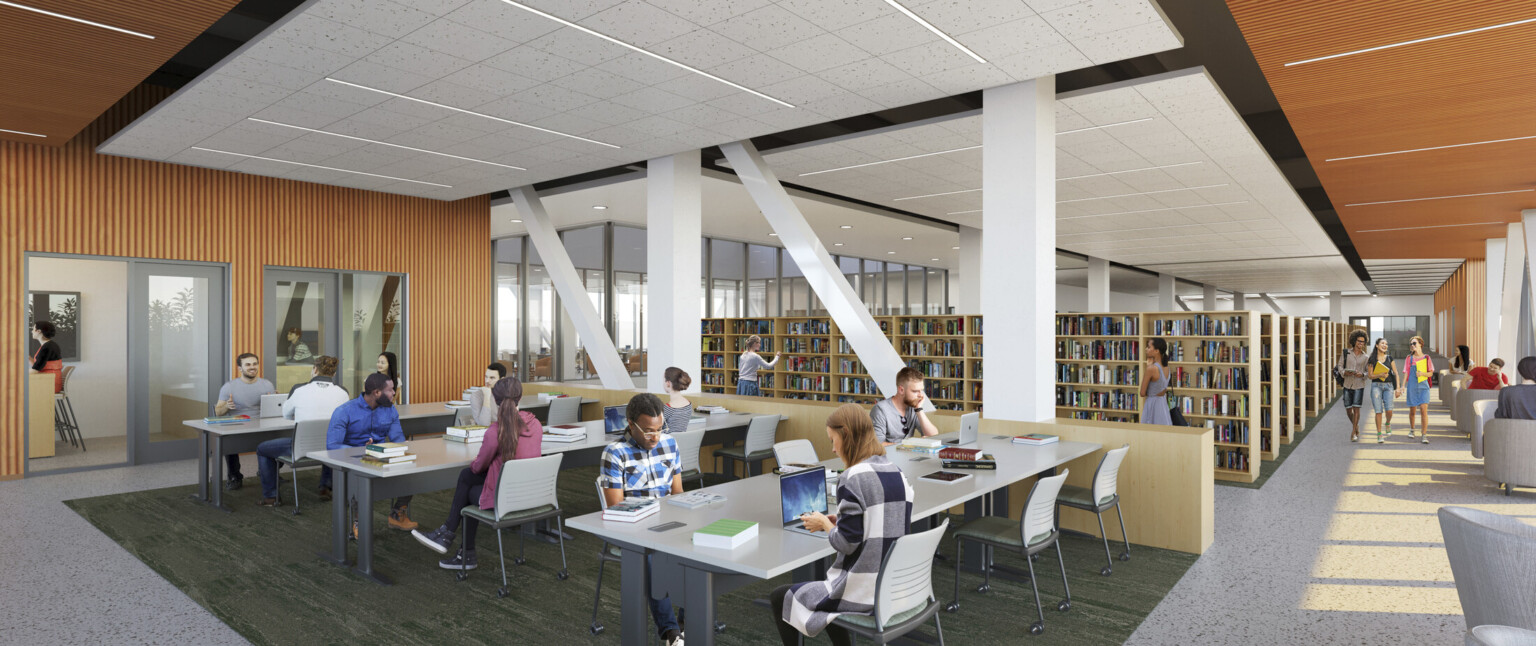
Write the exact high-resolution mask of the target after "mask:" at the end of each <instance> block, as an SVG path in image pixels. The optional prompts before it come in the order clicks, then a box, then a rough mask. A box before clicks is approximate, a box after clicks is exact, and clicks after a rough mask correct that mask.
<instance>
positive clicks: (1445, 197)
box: [1344, 188, 1536, 206]
mask: <svg viewBox="0 0 1536 646" xmlns="http://www.w3.org/2000/svg"><path fill="white" fill-rule="evenodd" d="M1531 191H1536V188H1522V189H1520V190H1516V191H1494V192H1492V193H1467V194H1465V195H1441V196H1439V197H1415V198H1412V199H1407V200H1386V201H1382V202H1357V203H1355V204H1345V205H1344V206H1371V205H1374V204H1402V203H1403V202H1427V201H1429V200H1450V199H1455V198H1458V197H1482V196H1484V195H1508V194H1510V193H1530V192H1531Z"/></svg>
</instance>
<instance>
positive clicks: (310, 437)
mask: <svg viewBox="0 0 1536 646" xmlns="http://www.w3.org/2000/svg"><path fill="white" fill-rule="evenodd" d="M330 423H331V420H330V419H328V418H321V419H306V420H303V421H301V422H299V423H298V424H295V425H294V427H293V448H291V449H289V450H288V455H279V456H277V462H278V463H279V464H286V465H288V470H289V472H290V474H291V475H292V477H293V515H295V516H297V515H299V467H304V466H310V465H315V464H320V463H319V462H316V461H314V460H311V459H309V458H306V457H304V456H306V455H309V454H310V453H314V452H315V451H324V450H325V433H326V429H327V427H328V426H330ZM278 484H279V485H281V484H282V483H278ZM277 490H278V491H279V492H281V491H282V487H281V486H279V487H278V489H277Z"/></svg>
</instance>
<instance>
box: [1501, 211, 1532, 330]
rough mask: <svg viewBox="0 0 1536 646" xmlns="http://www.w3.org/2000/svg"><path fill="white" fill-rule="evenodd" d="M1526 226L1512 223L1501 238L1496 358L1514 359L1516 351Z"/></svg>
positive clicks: (1524, 261) (1524, 264)
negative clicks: (1501, 290) (1501, 277)
mask: <svg viewBox="0 0 1536 646" xmlns="http://www.w3.org/2000/svg"><path fill="white" fill-rule="evenodd" d="M1525 254H1526V249H1525V226H1524V225H1523V224H1521V223H1519V222H1511V223H1510V224H1509V226H1508V227H1507V228H1506V229H1505V236H1504V298H1503V299H1502V302H1501V303H1500V307H1499V345H1498V348H1499V354H1498V356H1501V357H1513V356H1516V353H1517V352H1518V351H1519V350H1518V349H1519V345H1518V344H1519V339H1520V335H1519V334H1518V329H1517V328H1518V327H1519V325H1520V290H1521V287H1522V283H1523V282H1524V281H1525V267H1526V264H1527V263H1526V259H1525Z"/></svg>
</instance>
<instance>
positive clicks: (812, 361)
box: [779, 357, 832, 372]
mask: <svg viewBox="0 0 1536 646" xmlns="http://www.w3.org/2000/svg"><path fill="white" fill-rule="evenodd" d="M781 361H782V363H780V364H779V365H780V366H782V367H783V369H784V370H788V371H790V372H829V371H830V370H831V368H832V360H831V359H828V358H826V357H784V358H783V359H782V360H781Z"/></svg>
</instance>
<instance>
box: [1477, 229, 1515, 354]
mask: <svg viewBox="0 0 1536 646" xmlns="http://www.w3.org/2000/svg"><path fill="white" fill-rule="evenodd" d="M1505 243H1506V240H1505V239H1504V238H1489V239H1488V240H1487V241H1486V242H1485V243H1484V245H1485V246H1484V253H1483V258H1484V259H1485V260H1486V262H1484V263H1483V267H1484V270H1485V272H1486V274H1487V275H1486V276H1484V277H1483V286H1484V287H1485V288H1486V291H1485V293H1484V298H1483V306H1484V312H1483V325H1484V328H1483V356H1482V357H1477V358H1476V361H1477V363H1478V365H1480V366H1486V365H1488V360H1489V359H1493V358H1494V357H1498V356H1501V355H1500V354H1499V307H1500V306H1501V305H1503V304H1504V277H1503V275H1502V274H1501V273H1500V272H1503V271H1504V247H1505ZM1504 363H1505V364H1507V365H1509V366H1513V365H1515V363H1517V362H1516V361H1514V360H1513V359H1511V358H1510V357H1504ZM1509 372H1514V371H1513V370H1511V371H1509ZM1506 374H1507V373H1506Z"/></svg>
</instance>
